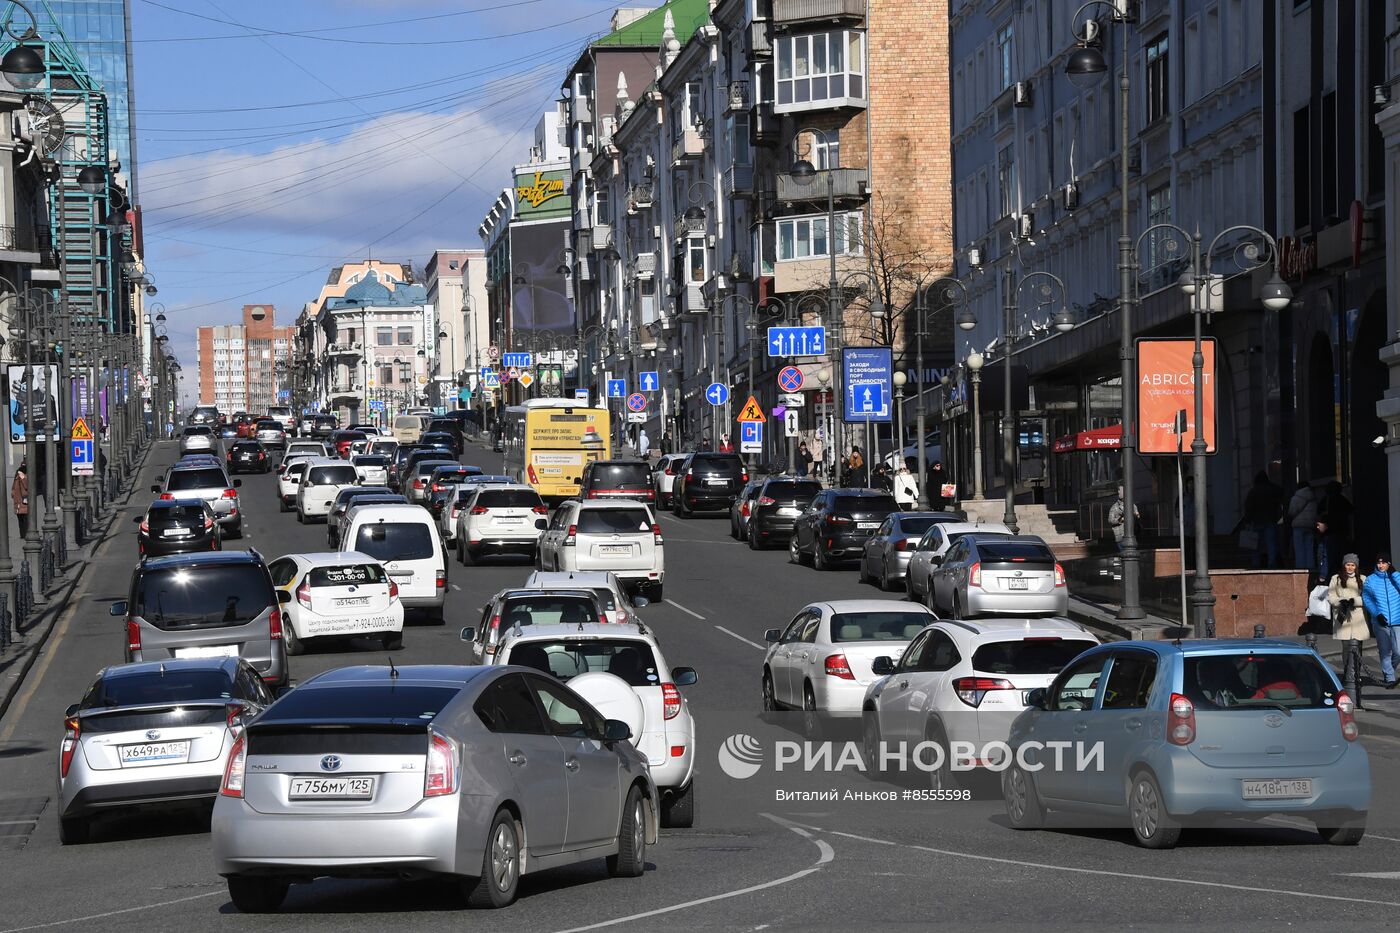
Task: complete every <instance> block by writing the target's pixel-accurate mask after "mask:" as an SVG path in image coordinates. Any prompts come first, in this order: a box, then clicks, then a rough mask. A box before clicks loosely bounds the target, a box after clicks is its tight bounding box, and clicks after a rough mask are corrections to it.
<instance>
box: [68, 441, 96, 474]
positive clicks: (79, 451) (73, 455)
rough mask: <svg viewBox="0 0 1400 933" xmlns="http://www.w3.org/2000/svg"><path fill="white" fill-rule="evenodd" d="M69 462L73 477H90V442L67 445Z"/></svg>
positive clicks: (91, 465) (91, 464)
mask: <svg viewBox="0 0 1400 933" xmlns="http://www.w3.org/2000/svg"><path fill="white" fill-rule="evenodd" d="M69 462H70V465H71V467H72V473H73V475H74V476H92V475H93V469H94V464H93V452H92V441H90V440H87V441H72V442H71V443H70V444H69Z"/></svg>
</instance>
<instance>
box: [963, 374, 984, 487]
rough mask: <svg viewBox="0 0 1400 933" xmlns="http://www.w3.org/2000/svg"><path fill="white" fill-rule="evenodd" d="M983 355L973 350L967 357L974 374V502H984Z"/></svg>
mask: <svg viewBox="0 0 1400 933" xmlns="http://www.w3.org/2000/svg"><path fill="white" fill-rule="evenodd" d="M983 362H985V361H984V360H983V359H982V354H980V353H978V352H977V351H976V350H973V351H972V352H971V353H969V354H968V356H967V361H966V365H967V371H968V372H970V373H971V374H972V501H973V502H981V501H982V364H983Z"/></svg>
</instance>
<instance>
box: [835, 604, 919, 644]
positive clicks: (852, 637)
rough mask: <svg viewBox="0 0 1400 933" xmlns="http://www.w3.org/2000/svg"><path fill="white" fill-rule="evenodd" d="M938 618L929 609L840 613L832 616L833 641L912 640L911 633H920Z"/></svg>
mask: <svg viewBox="0 0 1400 933" xmlns="http://www.w3.org/2000/svg"><path fill="white" fill-rule="evenodd" d="M932 621H934V619H933V617H932V616H930V615H929V614H928V613H927V612H914V611H911V610H904V611H897V612H838V613H837V614H836V615H834V616H832V617H831V640H832V641H833V642H837V641H908V640H909V639H910V638H911V636H910V634H909V633H910V632H915V633H917V632H918V631H919V630H920V629H922V628H923V627H924V626H925V625H928V624H929V623H930V622H932Z"/></svg>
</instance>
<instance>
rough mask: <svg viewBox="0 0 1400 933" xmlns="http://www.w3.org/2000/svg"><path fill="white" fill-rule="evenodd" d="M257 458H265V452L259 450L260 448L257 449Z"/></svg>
mask: <svg viewBox="0 0 1400 933" xmlns="http://www.w3.org/2000/svg"><path fill="white" fill-rule="evenodd" d="M258 459H259V460H266V459H267V454H266V453H265V452H264V451H261V450H260V451H258Z"/></svg>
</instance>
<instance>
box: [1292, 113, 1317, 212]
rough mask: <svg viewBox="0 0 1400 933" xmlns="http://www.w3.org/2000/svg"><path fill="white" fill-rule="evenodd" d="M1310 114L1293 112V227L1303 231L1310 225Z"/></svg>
mask: <svg viewBox="0 0 1400 933" xmlns="http://www.w3.org/2000/svg"><path fill="white" fill-rule="evenodd" d="M1311 146H1312V112H1311V108H1310V107H1301V108H1299V109H1298V110H1295V111H1293V226H1294V228H1295V229H1299V230H1301V229H1304V228H1306V227H1309V226H1311V223H1312V150H1311Z"/></svg>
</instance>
